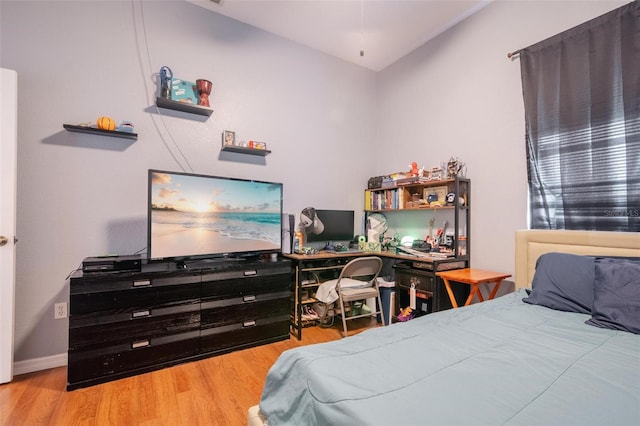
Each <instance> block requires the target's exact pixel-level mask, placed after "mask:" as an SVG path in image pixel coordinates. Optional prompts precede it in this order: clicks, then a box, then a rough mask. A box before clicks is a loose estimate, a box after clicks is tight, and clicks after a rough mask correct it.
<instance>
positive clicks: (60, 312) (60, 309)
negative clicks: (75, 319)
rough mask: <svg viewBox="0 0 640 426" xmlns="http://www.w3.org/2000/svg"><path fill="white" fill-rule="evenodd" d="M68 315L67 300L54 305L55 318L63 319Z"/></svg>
mask: <svg viewBox="0 0 640 426" xmlns="http://www.w3.org/2000/svg"><path fill="white" fill-rule="evenodd" d="M66 317H67V304H66V302H62V303H56V304H55V305H54V307H53V319H62V318H66Z"/></svg>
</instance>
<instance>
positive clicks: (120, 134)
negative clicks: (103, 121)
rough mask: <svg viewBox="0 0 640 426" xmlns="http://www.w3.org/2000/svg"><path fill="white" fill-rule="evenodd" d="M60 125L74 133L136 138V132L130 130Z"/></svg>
mask: <svg viewBox="0 0 640 426" xmlns="http://www.w3.org/2000/svg"><path fill="white" fill-rule="evenodd" d="M62 127H64V128H65V130H67V131H69V132H75V133H87V134H90V135H101V136H110V137H112V138H122V139H130V140H134V141H135V140H138V134H137V133H132V132H121V131H118V130H102V129H96V128H95V127H87V126H74V125H72V124H63V125H62Z"/></svg>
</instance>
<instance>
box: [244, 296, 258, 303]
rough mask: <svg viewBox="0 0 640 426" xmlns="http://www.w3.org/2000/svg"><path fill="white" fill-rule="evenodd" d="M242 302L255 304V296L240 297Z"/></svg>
mask: <svg viewBox="0 0 640 426" xmlns="http://www.w3.org/2000/svg"><path fill="white" fill-rule="evenodd" d="M242 301H243V302H255V301H256V296H243V297H242Z"/></svg>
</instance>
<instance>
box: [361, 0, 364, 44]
mask: <svg viewBox="0 0 640 426" xmlns="http://www.w3.org/2000/svg"><path fill="white" fill-rule="evenodd" d="M360 56H364V0H360Z"/></svg>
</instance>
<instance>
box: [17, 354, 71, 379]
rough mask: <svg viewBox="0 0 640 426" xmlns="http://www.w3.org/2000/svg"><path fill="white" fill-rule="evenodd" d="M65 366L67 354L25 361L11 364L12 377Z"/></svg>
mask: <svg viewBox="0 0 640 426" xmlns="http://www.w3.org/2000/svg"><path fill="white" fill-rule="evenodd" d="M65 365H67V354H66V353H64V354H58V355H51V356H45V357H42V358H35V359H27V360H25V361H16V362H14V363H13V375H14V376H19V375H20V374H27V373H33V372H34V371H40V370H48V369H50V368H56V367H63V366H65Z"/></svg>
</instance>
